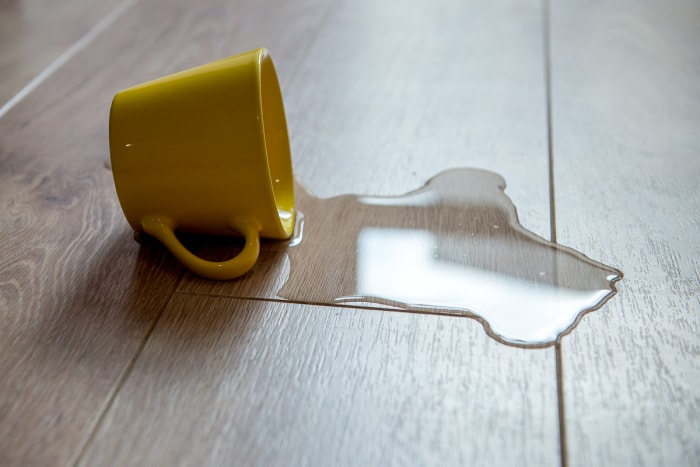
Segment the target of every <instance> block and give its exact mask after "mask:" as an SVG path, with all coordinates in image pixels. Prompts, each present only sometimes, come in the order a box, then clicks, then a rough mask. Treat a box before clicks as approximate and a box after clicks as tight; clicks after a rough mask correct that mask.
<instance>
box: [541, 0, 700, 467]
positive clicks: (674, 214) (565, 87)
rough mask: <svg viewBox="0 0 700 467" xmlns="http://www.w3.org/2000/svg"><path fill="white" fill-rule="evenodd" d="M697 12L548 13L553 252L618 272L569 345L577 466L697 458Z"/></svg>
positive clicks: (562, 8) (628, 6)
mask: <svg viewBox="0 0 700 467" xmlns="http://www.w3.org/2000/svg"><path fill="white" fill-rule="evenodd" d="M698 24H700V5H698V3H697V2H693V1H684V0H675V1H671V2H664V3H658V2H626V1H622V2H616V3H614V4H611V3H609V2H606V3H604V4H603V3H601V2H594V3H591V2H576V1H567V2H552V52H553V53H552V78H553V88H552V89H553V115H554V119H553V127H554V154H555V161H554V162H555V169H556V171H555V174H556V177H555V188H556V202H557V210H556V221H557V232H558V240H559V241H560V242H562V243H564V244H568V245H572V246H574V247H576V248H580V249H582V250H584V251H590V252H592V253H594V254H595V256H596V257H598V258H601V259H602V260H603V261H605V262H607V263H609V264H613V265H616V266H618V267H620V268H621V269H622V270H623V271H624V272H625V273H626V277H625V279H624V281H623V282H622V283H621V284H620V293H619V295H618V297H616V299H615V300H613V301H611V302H610V303H609V305H608V306H607V307H606V309H604V310H602V311H601V312H599V313H594V314H592V315H590V316H588V317H587V319H586V320H584V321H583V322H582V323H581V325H580V326H579V328H578V329H577V330H576V332H574V333H573V334H572V335H571V336H570V337H569V338H567V339H566V340H564V342H563V343H562V349H563V363H564V388H565V394H566V398H565V402H566V420H567V429H568V433H569V438H568V441H569V449H568V450H569V457H568V460H569V463H570V465H603V464H605V465H630V466H631V465H635V466H637V465H698V459H700V430H699V429H698V427H700V366H699V365H698V353H699V349H700V337H699V336H700V303H699V301H698V296H699V292H700V290H699V287H698V284H699V283H700V277H699V276H700V275H699V273H698V269H699V268H698V251H700V234H699V232H700V222H699V218H698V210H699V208H700V182H699V180H700V159H698V151H700V132H699V131H698V129H699V128H700V85H699V83H700V53H699V52H698V47H697V44H699V43H700V29H699V28H698V27H697V26H698Z"/></svg>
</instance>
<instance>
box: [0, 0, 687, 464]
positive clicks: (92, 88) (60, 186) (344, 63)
mask: <svg viewBox="0 0 700 467" xmlns="http://www.w3.org/2000/svg"><path fill="white" fill-rule="evenodd" d="M58 3H60V5H59V4H56V2H49V1H47V0H9V1H4V2H2V3H0V238H2V242H0V375H2V376H0V465H3V466H4V465H18V466H19V465H22V466H25V465H119V466H122V465H173V464H180V465H265V466H267V465H285V466H287V465H319V466H328V465H358V466H360V465H362V466H365V465H440V466H443V465H523V464H525V465H533V466H542V465H571V466H574V465H576V466H579V465H580V466H590V465H629V466H638V465H650V466H652V465H654V466H655V465H688V466H690V465H700V464H699V462H700V461H699V460H698V459H700V361H699V359H698V354H699V353H700V337H699V336H700V300H699V297H700V290H699V288H700V287H699V283H700V272H699V271H700V262H699V260H698V252H700V215H699V214H698V212H699V208H700V183H699V180H700V47H699V46H700V27H698V25H699V24H700V3H698V2H697V1H696V0H668V1H663V2H662V1H653V0H643V1H637V0H635V1H633V0H618V1H611V2H598V1H593V2H591V1H584V0H561V1H552V2H551V4H550V2H548V1H547V0H543V1H529V0H528V1H522V0H503V1H498V2H486V1H484V2H476V1H465V0H430V1H428V0H411V1H409V2H403V3H400V4H399V3H397V2H388V1H377V0H355V1H349V0H290V1H282V0H259V1H248V2H244V1H242V0H229V1H225V0H202V1H197V2H193V1H189V0H123V1H121V2H120V1H119V0H99V1H87V0H67V1H64V2H58ZM259 46H265V47H267V48H268V49H269V50H270V51H271V53H272V56H273V58H274V60H275V63H276V66H277V71H278V74H279V76H280V80H281V86H282V90H283V94H284V98H285V105H286V110H287V119H288V124H289V132H290V139H291V145H292V152H293V163H294V169H295V174H296V177H297V179H298V181H299V182H300V183H301V184H303V185H304V186H305V187H306V188H307V189H308V190H309V191H310V192H311V193H313V194H314V195H316V196H320V197H330V196H334V195H340V194H347V193H356V194H373V195H390V194H403V193H406V192H408V191H410V190H413V189H416V188H418V187H420V186H421V185H423V183H425V182H426V181H427V180H428V179H429V178H430V177H432V176H434V175H435V174H437V173H438V172H441V171H443V170H445V169H449V168H453V167H465V166H466V167H477V168H483V169H487V170H490V171H493V172H497V173H499V174H500V175H502V176H503V177H504V178H505V180H506V181H507V183H508V187H507V189H506V192H507V194H508V195H509V196H510V197H511V199H512V200H513V203H514V204H515V206H517V208H518V212H519V216H520V220H521V222H522V224H523V225H524V226H525V227H527V228H528V229H529V230H531V231H533V232H535V233H537V234H539V235H541V236H543V237H546V238H552V239H554V240H556V241H558V242H559V243H561V244H563V245H567V246H570V247H573V248H575V249H577V250H580V251H582V252H583V253H585V254H587V255H588V256H590V257H592V258H594V259H596V260H599V261H601V262H603V263H605V264H609V265H612V266H614V267H617V268H619V269H621V270H622V271H623V272H624V273H625V279H624V280H623V281H622V282H621V283H619V284H618V285H619V287H618V288H619V293H618V295H617V296H615V297H614V298H613V299H612V300H610V301H609V302H608V303H607V304H606V305H605V306H604V307H603V308H602V309H600V310H599V311H596V312H593V313H590V314H588V315H586V316H584V318H583V319H582V320H581V322H580V324H579V325H578V327H577V328H576V329H574V330H573V332H571V333H570V334H568V335H566V336H564V337H563V338H562V340H561V342H560V344H558V345H556V346H550V347H546V348H539V349H525V348H517V347H510V346H506V345H504V344H502V343H499V342H497V341H496V340H494V339H492V338H491V337H489V336H488V335H487V334H486V332H484V328H483V326H482V325H481V323H479V322H478V321H475V320H472V319H466V318H460V317H452V316H435V315H429V314H420V313H405V312H399V311H382V310H379V309H372V307H347V306H346V307H343V306H337V305H334V304H333V303H328V304H323V303H321V304H319V303H316V304H309V303H296V302H290V301H284V300H281V299H279V298H278V297H277V295H276V293H277V291H278V290H279V288H280V287H281V285H282V284H283V283H284V281H285V278H286V276H287V275H288V274H289V267H290V266H289V259H288V258H287V255H286V252H285V250H284V248H279V246H275V245H271V244H266V245H263V253H262V258H261V262H260V264H259V265H258V266H257V268H256V269H255V270H254V272H253V273H252V274H251V275H249V276H248V277H247V278H244V279H242V280H239V281H233V282H223V283H222V282H210V281H206V280H203V279H199V278H197V277H195V276H193V275H192V274H190V273H188V272H186V271H184V269H183V268H182V267H181V266H180V265H179V264H178V263H177V262H176V261H175V260H174V259H172V258H171V257H170V255H169V254H168V253H167V251H166V250H165V249H164V248H163V247H161V246H160V245H159V244H158V243H157V242H155V241H154V240H151V239H148V238H144V239H143V242H142V243H141V244H138V243H136V242H134V240H133V236H132V233H131V231H130V229H129V227H128V225H127V223H126V221H125V219H124V217H123V215H122V213H121V210H120V207H119V204H118V202H117V199H116V195H115V192H114V188H113V181H112V175H111V172H110V170H109V164H108V161H109V151H108V145H107V122H108V111H109V105H110V102H111V98H112V96H113V95H114V93H115V92H117V91H119V90H120V89H123V88H125V87H128V86H130V85H132V84H136V83H139V82H142V81H145V80H148V79H151V78H155V77H158V76H162V75H165V74H168V73H171V72H175V71H178V70H182V69H185V68H188V67H191V66H194V65H198V64H202V63H205V62H208V61H211V60H214V59H217V58H222V57H226V56H228V55H232V54H235V53H238V52H243V51H246V50H249V49H252V48H255V47H259ZM300 209H302V210H303V206H300ZM328 241H329V242H332V241H333V239H328ZM316 277H317V279H316V280H313V281H311V280H310V281H309V283H308V284H307V286H308V287H309V288H322V287H324V281H330V280H332V274H323V273H320V274H318V275H317V276H316Z"/></svg>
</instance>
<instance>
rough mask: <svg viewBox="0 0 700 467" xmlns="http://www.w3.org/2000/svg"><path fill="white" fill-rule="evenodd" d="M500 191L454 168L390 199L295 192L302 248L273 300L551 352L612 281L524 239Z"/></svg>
mask: <svg viewBox="0 0 700 467" xmlns="http://www.w3.org/2000/svg"><path fill="white" fill-rule="evenodd" d="M504 188H505V182H504V180H503V179H502V178H501V177H500V176H498V175H496V174H494V173H491V172H486V171H481V170H474V169H458V170H451V171H448V172H444V173H442V174H439V175H438V176H436V177H435V178H433V179H432V180H431V181H430V182H428V184H427V185H425V186H424V187H423V188H421V189H420V190H417V191H415V192H412V193H409V194H407V195H405V196H398V197H358V196H341V197H337V198H331V199H325V200H323V199H317V198H313V197H311V196H310V195H309V194H307V193H305V192H303V191H301V193H299V195H298V197H299V202H298V204H299V208H300V210H304V212H305V214H306V216H305V217H304V219H303V221H302V222H301V225H303V237H297V240H298V241H295V242H294V243H293V244H292V245H290V246H292V247H291V248H290V251H289V255H290V260H291V271H290V277H289V280H288V281H287V283H286V284H285V286H284V287H283V289H282V290H281V291H280V292H279V295H280V296H282V297H285V298H288V299H291V300H298V301H306V302H316V303H334V302H336V303H354V304H363V303H364V304H366V303H375V304H382V305H386V306H390V307H394V308H401V309H406V310H412V311H420V312H427V313H431V312H432V313H443V314H444V313H449V314H457V315H464V316H469V317H474V318H477V319H479V320H480V321H481V322H482V323H484V325H485V328H486V329H487V331H488V332H489V333H490V334H491V335H492V336H493V337H495V338H497V339H498V340H500V341H502V342H505V343H509V344H514V345H522V346H532V345H535V346H541V345H547V344H551V343H554V342H556V341H557V340H558V339H559V337H560V336H561V335H562V334H563V333H566V332H567V331H569V330H570V329H571V328H572V327H573V326H574V325H575V324H576V322H577V321H578V319H579V318H580V316H581V315H582V314H583V313H585V312H586V311H590V310H593V309H596V308H598V307H600V306H601V305H602V304H603V303H605V301H606V300H607V299H608V298H610V297H611V296H612V295H614V293H615V287H614V283H615V282H616V281H618V280H619V279H620V278H621V277H622V273H621V272H620V271H618V270H616V269H613V268H610V267H608V266H605V265H603V264H600V263H597V262H595V261H593V260H591V259H589V258H587V257H585V256H584V255H582V254H581V253H578V252H576V251H574V250H572V249H569V248H566V247H562V246H560V245H557V244H554V243H552V242H548V241H546V240H544V239H542V238H541V237H538V236H537V235H535V234H533V233H532V232H529V231H528V230H526V229H525V228H523V227H522V226H521V225H520V224H519V223H518V219H517V214H516V210H515V207H514V206H513V204H512V202H511V201H510V199H509V198H508V197H507V196H506V195H505V193H504V191H503V190H504ZM302 238H303V240H301V239H302ZM309 283H313V284H315V285H314V287H309V286H308V284H309Z"/></svg>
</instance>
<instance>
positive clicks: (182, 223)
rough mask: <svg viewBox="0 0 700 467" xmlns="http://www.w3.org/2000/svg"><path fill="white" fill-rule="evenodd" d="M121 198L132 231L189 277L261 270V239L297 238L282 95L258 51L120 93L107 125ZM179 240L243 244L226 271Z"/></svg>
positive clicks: (270, 66)
mask: <svg viewBox="0 0 700 467" xmlns="http://www.w3.org/2000/svg"><path fill="white" fill-rule="evenodd" d="M109 147H110V155H111V162H112V172H113V175H114V184H115V187H116V190H117V196H118V197H119V202H120V204H121V207H122V210H123V211H124V215H125V216H126V219H127V220H128V222H129V224H130V225H131V227H132V228H133V229H134V230H135V231H136V232H146V233H148V234H150V235H152V236H154V237H156V238H157V239H158V240H160V241H161V242H162V243H163V244H164V245H165V246H166V247H167V248H168V249H169V250H170V252H171V253H172V254H173V255H174V256H175V257H177V258H178V259H179V260H180V261H181V262H182V263H184V264H185V265H186V266H187V267H188V268H189V269H191V270H192V271H193V272H195V273H197V274H199V275H202V276H204V277H208V278H212V279H233V278H235V277H238V276H240V275H242V274H245V273H246V272H247V271H249V270H250V268H252V267H253V265H254V264H255V262H256V261H257V258H258V254H259V251H260V237H264V238H270V239H287V238H289V237H291V235H292V233H293V231H294V220H295V219H294V218H295V210H294V179H293V174H292V163H291V155H290V149H289V137H288V135H287V124H286V120H285V115H284V106H283V102H282V94H281V92H280V88H279V82H278V80H277V74H276V72H275V68H274V65H273V63H272V59H271V57H270V54H269V53H268V52H267V50H265V49H257V50H253V51H250V52H246V53H243V54H240V55H236V56H233V57H229V58H226V59H223V60H219V61H216V62H213V63H209V64H207V65H203V66H200V67H197V68H193V69H190V70H187V71H183V72H181V73H176V74H174V75H170V76H166V77H164V78H160V79H157V80H154V81H150V82H147V83H144V84H140V85H137V86H134V87H131V88H129V89H126V90H124V91H121V92H119V93H118V94H117V95H116V96H115V97H114V100H113V102H112V108H111V111H110V118H109ZM176 231H181V232H190V233H198V234H210V235H228V236H242V237H244V238H245V246H244V247H243V250H242V251H241V252H240V253H239V254H238V255H237V256H235V257H234V258H232V259H230V260H228V261H224V262H213V261H206V260H204V259H202V258H199V257H198V256H196V255H194V254H193V253H191V252H190V251H188V250H187V249H186V248H185V247H184V246H183V245H182V243H181V242H180V241H179V240H178V238H177V237H176V235H175V232H176Z"/></svg>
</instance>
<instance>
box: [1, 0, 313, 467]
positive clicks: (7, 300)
mask: <svg viewBox="0 0 700 467" xmlns="http://www.w3.org/2000/svg"><path fill="white" fill-rule="evenodd" d="M315 6H319V4H318V3H315V2H312V3H309V2H306V3H304V2H298V3H294V4H292V5H289V6H284V7H283V6H280V5H279V4H274V5H270V4H269V3H256V4H245V5H235V4H233V5H232V4H230V3H228V2H221V1H219V2H217V1H212V2H197V3H196V4H193V3H192V2H186V1H180V2H161V3H160V4H158V3H152V2H139V3H137V4H136V5H135V6H133V8H132V9H130V10H128V11H127V12H126V13H125V15H124V16H122V17H120V18H119V20H118V21H117V22H116V23H115V24H114V25H113V27H111V28H109V29H108V30H106V31H104V32H103V33H102V34H101V35H99V36H98V37H96V38H95V40H94V41H93V42H91V43H90V44H88V45H87V46H86V47H85V48H84V49H82V50H81V51H80V52H79V53H77V54H76V55H75V56H74V57H73V59H72V60H70V61H68V62H67V63H66V64H65V65H64V66H62V67H60V68H59V69H58V70H57V71H56V72H55V73H54V74H53V75H51V76H50V77H49V78H48V80H47V81H45V82H44V83H43V84H41V85H40V86H38V87H37V88H36V89H35V90H34V91H33V92H32V93H30V94H29V95H28V96H27V97H26V98H25V99H23V100H22V101H20V102H19V103H18V104H17V105H16V106H15V107H13V108H12V109H11V110H10V111H9V112H8V113H7V114H5V115H4V116H3V118H2V119H0V235H1V236H2V239H3V241H2V243H1V244H0V321H1V322H2V326H0V374H2V375H3V377H2V378H0V464H2V465H52V464H58V465H65V464H66V463H70V461H71V459H73V458H74V457H75V456H77V454H78V453H79V452H80V451H81V449H82V447H83V446H84V445H85V444H86V443H87V442H88V441H89V436H90V435H91V433H92V430H93V429H94V427H95V425H96V424H97V421H98V420H99V418H100V416H101V414H102V413H103V411H104V410H105V408H106V407H107V406H108V404H109V402H110V400H111V397H112V396H113V394H114V393H115V392H116V390H117V389H118V386H119V384H120V381H121V379H122V378H123V376H124V374H125V373H126V372H127V371H128V368H129V365H130V364H131V363H132V361H133V359H134V358H135V356H136V355H137V353H138V352H139V349H140V348H141V345H142V344H143V342H144V340H145V339H146V338H147V335H148V332H149V330H150V329H151V327H152V325H153V324H154V322H155V320H156V319H157V318H158V316H159V314H160V313H161V312H162V311H163V309H164V306H165V304H166V303H167V301H168V300H169V298H170V296H171V294H172V293H173V291H174V288H175V285H176V283H177V281H178V278H179V277H180V274H181V272H182V268H181V266H180V265H179V264H178V263H177V262H176V261H174V260H173V259H171V257H170V255H169V254H167V253H166V251H165V249H164V248H162V247H161V246H160V245H159V244H158V243H156V242H150V241H148V240H146V241H145V243H144V245H143V247H140V246H139V244H137V243H136V242H134V241H133V238H132V233H131V231H130V229H129V227H128V225H127V223H126V220H125V219H124V216H123V214H122V213H121V210H120V208H119V205H118V202H117V198H116V195H115V193H114V187H113V181H112V175H111V173H110V171H109V165H108V160H109V154H108V144H107V124H108V115H109V106H110V102H111V99H112V97H113V95H114V93H115V92H116V91H118V90H119V89H121V88H124V87H127V86H129V85H132V84H135V83H136V82H139V81H142V80H145V79H149V78H154V77H157V76H159V75H161V74H165V73H168V72H170V71H175V70H177V69H182V68H186V67H188V66H191V65H194V64H198V63H204V62H206V61H208V60H211V59H214V58H221V57H222V56H226V55H230V54H234V53H236V52H241V51H244V50H246V48H248V47H252V44H251V43H254V44H255V46H259V45H261V43H263V44H264V43H265V42H266V41H265V37H274V38H276V40H277V42H274V43H273V44H272V46H276V47H278V48H279V50H280V52H281V55H282V57H283V59H282V60H281V61H280V67H281V68H284V67H285V66H287V67H289V66H293V65H294V63H295V60H296V59H297V58H298V56H299V55H298V54H301V53H303V50H304V47H305V44H306V43H307V42H308V41H309V32H310V31H313V29H314V24H316V23H317V22H318V21H319V19H320V18H321V17H322V16H323V13H324V11H325V10H323V9H322V8H319V9H318V10H316V9H314V7H315ZM275 7H278V8H275ZM270 8H272V10H273V11H272V12H271V11H270ZM292 14H293V16H295V17H297V19H298V20H297V21H294V22H293V25H290V26H289V27H288V28H286V29H285V34H284V37H282V35H280V34H279V33H278V31H279V30H280V29H281V25H282V24H284V23H286V22H287V21H288V20H289V17H290V16H289V15H292ZM88 19H89V15H87V12H86V16H85V17H84V18H83V20H85V21H88ZM251 21H252V23H250V22H251ZM266 28H267V29H266ZM202 32H205V34H204V36H201V34H202ZM241 37H243V39H241ZM247 41H250V42H247ZM285 59H286V60H285Z"/></svg>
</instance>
